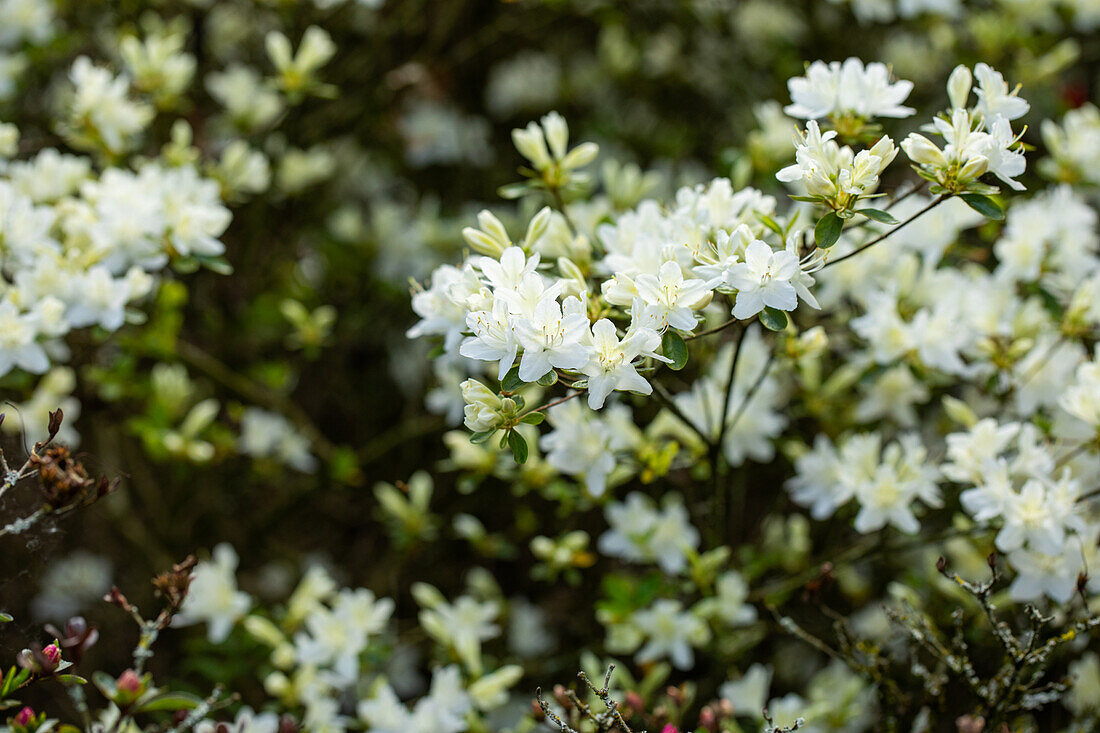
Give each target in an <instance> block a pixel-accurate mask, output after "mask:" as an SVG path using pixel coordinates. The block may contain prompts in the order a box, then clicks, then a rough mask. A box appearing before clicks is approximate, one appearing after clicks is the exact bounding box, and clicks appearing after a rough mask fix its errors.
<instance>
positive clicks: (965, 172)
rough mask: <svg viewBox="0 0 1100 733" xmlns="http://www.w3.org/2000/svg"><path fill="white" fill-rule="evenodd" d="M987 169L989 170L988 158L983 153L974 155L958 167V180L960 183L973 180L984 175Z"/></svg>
mask: <svg viewBox="0 0 1100 733" xmlns="http://www.w3.org/2000/svg"><path fill="white" fill-rule="evenodd" d="M987 170H989V159H988V158H986V157H985V156H984V155H975V156H974V157H973V158H971V159H970V160H968V161H966V163H965V164H964V165H963V167H962V168H960V169H959V175H958V180H959V182H960V183H967V182H969V181H973V180H974V179H976V178H980V177H981V176H983V175H985V172H986V171H987Z"/></svg>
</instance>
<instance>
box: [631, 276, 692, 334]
mask: <svg viewBox="0 0 1100 733" xmlns="http://www.w3.org/2000/svg"><path fill="white" fill-rule="evenodd" d="M634 286H635V288H637V293H638V297H639V298H640V299H641V301H642V302H643V303H645V308H644V309H643V310H642V313H641V315H640V319H641V320H640V325H644V326H647V327H649V328H652V329H653V330H655V331H664V330H665V329H666V328H668V327H669V326H672V327H673V328H678V329H680V330H681V331H693V330H695V326H696V321H695V310H696V309H697V308H699V307H700V306H701V305H702V304H703V303H704V302H705V299H706V298H707V294H708V293H709V290H710V289H709V288H708V287H707V284H706V283H704V282H703V281H702V280H698V279H690V280H685V279H684V273H683V270H682V269H681V268H680V265H678V264H677V263H675V262H666V263H664V264H663V265H661V269H660V271H659V272H658V274H657V275H656V276H654V275H650V274H648V273H642V274H640V275H638V277H637V278H635V280H634Z"/></svg>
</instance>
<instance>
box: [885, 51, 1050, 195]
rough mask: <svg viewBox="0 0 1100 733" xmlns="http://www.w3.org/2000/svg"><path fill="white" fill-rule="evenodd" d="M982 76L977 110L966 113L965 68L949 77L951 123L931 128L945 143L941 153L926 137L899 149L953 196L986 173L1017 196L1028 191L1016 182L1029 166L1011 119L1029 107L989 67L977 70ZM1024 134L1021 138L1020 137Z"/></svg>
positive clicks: (908, 140)
mask: <svg viewBox="0 0 1100 733" xmlns="http://www.w3.org/2000/svg"><path fill="white" fill-rule="evenodd" d="M974 70H975V74H976V75H977V76H978V80H979V84H980V86H979V89H978V90H977V96H978V100H979V101H978V105H977V107H975V108H974V110H973V111H971V110H968V109H966V107H965V103H966V99H967V98H968V97H969V93H970V77H969V73H962V72H965V71H966V69H965V67H959V68H957V69H956V70H955V72H954V73H952V75H951V80H950V83H949V85H948V92H949V96H950V97H951V101H952V104H953V108H952V110H951V113H950V117H949V118H948V119H944V118H943V117H935V118H933V120H932V125H933V127H934V129H935V132H936V133H937V134H939V135H941V136H942V137H943V139H944V143H945V145H944V147H943V149H942V150H941V149H940V148H939V147H938V146H937V145H935V144H934V143H933V142H932V141H930V140H929V139H928V138H926V137H924V136H923V135H920V134H918V133H915V132H914V133H910V134H909V136H908V137H907V138H905V140H903V141H902V144H901V147H902V149H903V150H904V151H905V154H906V155H907V156H909V159H910V160H912V161H913V162H914V163H916V164H917V165H918V166H920V167H921V169H922V170H924V171H925V173H926V174H927V175H929V176H931V177H932V178H934V180H935V181H936V182H937V183H939V184H940V185H941V186H943V187H944V188H946V189H948V190H949V191H961V190H964V189H965V188H966V187H967V186H968V185H969V184H970V183H972V182H974V181H976V180H977V179H978V178H980V177H981V176H983V175H984V174H985V173H987V172H988V173H992V174H994V175H995V176H997V177H998V178H1000V179H1001V181H1003V182H1004V183H1005V184H1007V185H1009V186H1011V187H1012V188H1013V189H1015V190H1017V191H1022V190H1023V189H1024V186H1023V184H1021V183H1020V182H1018V181H1016V180H1015V179H1016V177H1017V176H1019V175H1020V174H1022V173H1023V172H1024V169H1025V167H1026V162H1025V160H1024V154H1023V151H1022V149H1021V147H1020V146H1019V145H1018V143H1019V139H1020V135H1017V134H1015V133H1013V131H1012V125H1011V123H1010V120H1014V119H1016V118H1017V117H1020V116H1022V115H1023V114H1024V113H1026V112H1027V110H1028V103H1027V102H1026V101H1025V100H1023V99H1021V98H1019V97H1018V96H1017V91H1018V90H1013V91H1012V93H1011V94H1010V93H1008V87H1007V85H1006V84H1005V82H1004V79H1003V78H1002V77H1001V75H1000V74H999V73H998V72H996V71H994V70H993V69H991V68H990V67H988V66H986V65H985V64H978V65H977V66H976V67H975V69H974ZM1021 134H1022V133H1021Z"/></svg>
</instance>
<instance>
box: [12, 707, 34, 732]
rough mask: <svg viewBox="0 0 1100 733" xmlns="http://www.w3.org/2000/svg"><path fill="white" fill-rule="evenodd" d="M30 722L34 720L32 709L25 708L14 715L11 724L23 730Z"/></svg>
mask: <svg viewBox="0 0 1100 733" xmlns="http://www.w3.org/2000/svg"><path fill="white" fill-rule="evenodd" d="M32 720H34V708H32V707H30V706H27V707H25V708H23V709H22V710H20V711H19V712H18V713H16V715H15V718H14V720H13V721H12V722H13V723H14V724H15V725H17V726H19V727H21V728H25V727H27V726H28V725H30V723H31V721H32Z"/></svg>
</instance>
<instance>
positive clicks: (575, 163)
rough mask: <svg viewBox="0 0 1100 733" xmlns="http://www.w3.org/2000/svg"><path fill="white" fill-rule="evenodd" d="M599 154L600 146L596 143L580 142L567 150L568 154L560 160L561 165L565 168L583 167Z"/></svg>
mask: <svg viewBox="0 0 1100 733" xmlns="http://www.w3.org/2000/svg"><path fill="white" fill-rule="evenodd" d="M599 154H600V146H599V145H597V144H596V143H581V144H580V145H578V146H577V147H575V148H573V149H572V150H570V151H569V155H567V156H565V159H564V160H563V161H562V162H561V167H562V168H565V169H567V170H571V169H573V168H583V167H585V166H586V165H588V164H589V163H591V162H592V161H593V160H595V159H596V156H597V155H599Z"/></svg>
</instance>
